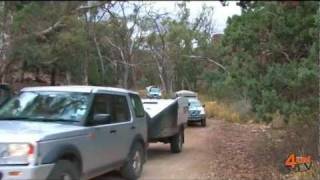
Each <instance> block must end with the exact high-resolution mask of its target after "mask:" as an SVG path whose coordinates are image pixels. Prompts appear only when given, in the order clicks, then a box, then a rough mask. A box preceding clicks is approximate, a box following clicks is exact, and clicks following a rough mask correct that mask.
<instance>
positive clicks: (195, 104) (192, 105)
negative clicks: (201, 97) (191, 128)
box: [189, 99, 201, 107]
mask: <svg viewBox="0 0 320 180" xmlns="http://www.w3.org/2000/svg"><path fill="white" fill-rule="evenodd" d="M189 103H190V107H201V103H200V102H199V101H198V100H194V99H193V100H189Z"/></svg>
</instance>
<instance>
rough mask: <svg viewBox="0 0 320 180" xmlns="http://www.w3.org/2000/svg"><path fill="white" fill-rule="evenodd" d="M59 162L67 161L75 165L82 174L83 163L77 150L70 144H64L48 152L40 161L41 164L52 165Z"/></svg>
mask: <svg viewBox="0 0 320 180" xmlns="http://www.w3.org/2000/svg"><path fill="white" fill-rule="evenodd" d="M59 160H69V161H71V162H72V163H75V164H76V166H77V168H78V169H79V170H80V172H82V169H83V162H82V158H81V153H80V151H79V150H78V148H77V147H76V146H74V145H71V144H64V145H60V146H58V147H55V148H53V149H52V150H50V151H49V152H48V153H47V154H46V156H44V158H43V159H42V164H53V163H56V162H57V161H59Z"/></svg>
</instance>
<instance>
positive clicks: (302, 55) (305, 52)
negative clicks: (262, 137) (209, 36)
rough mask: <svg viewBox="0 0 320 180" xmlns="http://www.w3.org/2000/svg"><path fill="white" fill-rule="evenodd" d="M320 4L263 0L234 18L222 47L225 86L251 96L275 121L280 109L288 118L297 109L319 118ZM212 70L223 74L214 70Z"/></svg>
mask: <svg viewBox="0 0 320 180" xmlns="http://www.w3.org/2000/svg"><path fill="white" fill-rule="evenodd" d="M317 7H318V4H317V2H301V3H300V5H299V6H296V7H289V6H285V5H282V4H280V3H279V2H274V3H269V2H257V3H255V4H254V5H253V6H252V7H251V6H250V7H249V8H248V9H247V10H246V11H243V14H242V15H241V16H234V17H232V18H231V19H229V21H228V24H229V25H228V27H227V29H226V30H225V34H224V37H223V41H222V44H221V46H220V48H221V49H222V50H220V52H221V53H222V56H223V61H224V62H225V63H226V64H227V66H228V69H229V71H230V76H229V77H224V80H222V79H223V78H222V79H221V78H220V79H219V80H217V81H218V82H221V80H222V83H220V84H221V85H220V86H219V87H220V88H222V89H228V88H229V89H230V87H232V88H234V91H233V92H232V94H238V95H239V97H241V98H248V99H249V100H250V102H251V104H252V106H253V111H254V112H256V113H257V116H258V118H259V119H261V120H265V121H270V120H271V118H270V115H269V114H273V113H275V112H277V111H279V112H280V113H281V114H283V115H284V116H285V118H286V120H289V119H290V118H289V117H290V116H292V115H295V116H297V117H298V118H299V119H300V120H305V121H314V120H315V119H316V118H317V111H318V99H317V98H316V97H317V96H318V78H317V73H318V68H317V59H318V52H319V39H318V32H319V23H316V22H317V21H316V18H318V16H316V13H317V10H318V8H317ZM318 11H319V10H318ZM212 76H215V77H216V78H219V76H216V74H215V73H214V72H213V73H212ZM227 79H228V80H227ZM211 81H212V80H211ZM213 88H215V86H213ZM215 89H217V88H215ZM221 91H223V90H221ZM226 92H228V91H226Z"/></svg>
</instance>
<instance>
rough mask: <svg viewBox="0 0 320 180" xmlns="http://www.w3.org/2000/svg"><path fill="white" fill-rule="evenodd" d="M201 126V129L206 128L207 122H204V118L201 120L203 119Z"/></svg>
mask: <svg viewBox="0 0 320 180" xmlns="http://www.w3.org/2000/svg"><path fill="white" fill-rule="evenodd" d="M201 126H202V127H206V126H207V120H206V118H203V119H202V120H201Z"/></svg>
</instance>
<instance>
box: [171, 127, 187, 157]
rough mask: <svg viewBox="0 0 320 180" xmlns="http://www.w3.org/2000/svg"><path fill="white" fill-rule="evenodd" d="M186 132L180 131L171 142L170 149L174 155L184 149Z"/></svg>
mask: <svg viewBox="0 0 320 180" xmlns="http://www.w3.org/2000/svg"><path fill="white" fill-rule="evenodd" d="M183 139H184V131H183V130H180V131H179V132H178V133H177V134H176V135H175V136H173V137H172V138H171V140H170V147H171V152H172V153H180V152H181V151H182V147H183Z"/></svg>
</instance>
